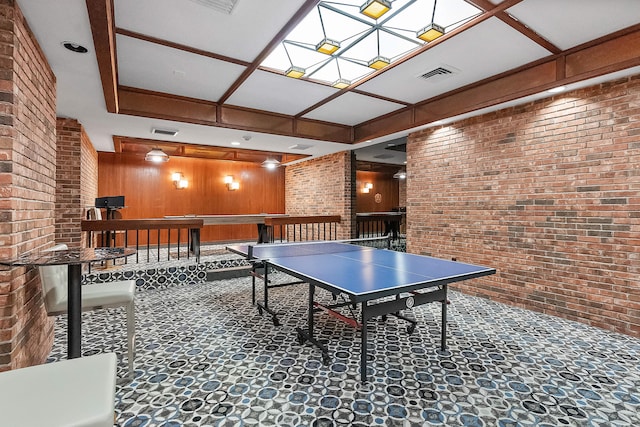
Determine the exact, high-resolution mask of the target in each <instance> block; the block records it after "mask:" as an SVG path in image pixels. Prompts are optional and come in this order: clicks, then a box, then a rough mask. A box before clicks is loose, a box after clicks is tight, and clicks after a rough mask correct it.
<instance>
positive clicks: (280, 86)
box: [227, 70, 338, 115]
mask: <svg viewBox="0 0 640 427" xmlns="http://www.w3.org/2000/svg"><path fill="white" fill-rule="evenodd" d="M337 90H338V89H335V88H333V87H330V86H324V85H321V84H314V83H309V82H305V81H303V80H298V79H293V78H291V77H285V76H283V75H280V74H275V73H271V72H268V71H262V70H257V71H256V72H254V73H253V74H252V75H251V77H249V78H248V79H247V80H246V81H245V82H244V83H243V84H242V85H241V86H240V87H239V88H238V90H236V91H235V92H234V93H233V95H231V97H230V98H229V99H228V100H227V103H228V104H230V105H237V106H240V107H247V108H254V109H257V110H265V111H273V112H275V113H280V114H288V115H295V114H298V113H299V112H300V111H303V110H305V109H306V108H308V107H310V106H312V105H314V104H316V103H317V102H319V101H321V100H323V99H324V98H327V97H329V96H331V95H333V94H334V93H335V92H336V91H337Z"/></svg>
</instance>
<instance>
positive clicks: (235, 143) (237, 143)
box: [231, 141, 240, 146]
mask: <svg viewBox="0 0 640 427" xmlns="http://www.w3.org/2000/svg"><path fill="white" fill-rule="evenodd" d="M231 145H236V146H238V145H240V143H239V142H238V141H231Z"/></svg>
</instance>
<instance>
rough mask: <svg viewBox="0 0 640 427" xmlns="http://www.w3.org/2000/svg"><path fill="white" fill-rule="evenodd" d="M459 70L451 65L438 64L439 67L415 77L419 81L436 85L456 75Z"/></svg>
mask: <svg viewBox="0 0 640 427" xmlns="http://www.w3.org/2000/svg"><path fill="white" fill-rule="evenodd" d="M459 72H460V70H458V69H457V68H455V67H452V66H451V65H446V64H440V66H439V67H436V68H433V69H431V70H429V71H426V72H424V73H422V74H418V75H417V76H416V77H417V78H419V79H420V80H424V81H427V82H429V83H438V82H441V81H442V80H446V79H448V78H449V77H451V76H453V75H454V74H458V73H459Z"/></svg>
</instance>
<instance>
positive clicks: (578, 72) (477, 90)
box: [354, 25, 640, 142]
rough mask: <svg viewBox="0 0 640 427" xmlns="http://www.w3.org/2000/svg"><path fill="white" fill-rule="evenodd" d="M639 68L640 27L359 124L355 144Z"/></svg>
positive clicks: (637, 26)
mask: <svg viewBox="0 0 640 427" xmlns="http://www.w3.org/2000/svg"><path fill="white" fill-rule="evenodd" d="M635 66H640V25H636V26H634V27H632V28H627V29H625V30H622V31H619V32H617V33H614V34H611V35H609V36H605V37H603V38H601V39H599V40H598V41H592V42H589V43H585V44H584V45H581V46H577V47H575V48H572V49H569V50H567V51H565V52H563V53H561V54H559V55H554V56H551V57H547V58H543V59H541V60H538V61H535V62H533V63H530V64H527V65H524V66H522V67H519V68H517V69H515V70H510V71H507V72H505V73H502V74H499V75H497V76H493V77H490V78H488V79H485V80H482V81H480V82H476V83H473V84H470V85H467V86H465V87H462V88H459V89H456V90H453V91H450V92H447V93H445V94H442V95H439V96H437V97H434V98H431V99H429V100H425V101H422V102H420V103H417V104H415V105H413V106H411V107H407V108H403V109H401V110H397V111H394V112H392V113H389V114H386V115H384V116H381V117H377V118H375V119H373V120H370V121H367V122H365V123H362V124H360V125H357V126H355V128H354V140H355V141H356V142H360V141H365V140H368V139H372V138H376V137H380V136H383V135H386V134H389V133H394V132H400V131H404V130H407V129H410V128H413V127H417V126H422V125H426V124H428V123H431V122H433V121H436V120H439V119H446V118H448V117H454V116H457V115H460V114H465V113H469V112H472V111H475V110H478V109H481V108H486V107H490V106H493V105H498V104H501V103H504V102H508V101H513V100H515V99H519V98H523V97H526V96H529V95H534V94H536V93H540V92H543V91H545V90H548V89H551V88H553V87H556V86H561V85H567V84H571V83H576V82H579V81H582V80H586V79H590V78H593V77H598V76H602V75H605V74H609V73H613V72H616V71H621V70H625V69H627V68H630V67H635ZM558 67H562V68H563V69H562V70H559V69H558Z"/></svg>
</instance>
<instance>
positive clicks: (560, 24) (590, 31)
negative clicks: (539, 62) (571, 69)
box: [507, 0, 640, 50]
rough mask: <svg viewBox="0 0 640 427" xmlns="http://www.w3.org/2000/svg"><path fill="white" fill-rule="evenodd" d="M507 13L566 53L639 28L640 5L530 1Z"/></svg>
mask: <svg viewBox="0 0 640 427" xmlns="http://www.w3.org/2000/svg"><path fill="white" fill-rule="evenodd" d="M541 10H544V11H545V13H540V11H541ZM507 12H508V13H509V14H510V15H512V16H513V17H515V18H517V19H518V20H519V21H521V22H522V23H523V24H525V25H527V26H528V27H530V28H531V29H532V30H534V31H535V32H537V33H538V34H540V35H541V36H542V37H544V38H545V39H547V40H549V41H550V42H551V43H553V44H555V45H556V46H558V47H560V48H561V49H563V50H565V49H569V48H571V47H574V46H577V45H580V44H582V43H586V42H588V41H590V40H593V39H595V38H599V37H602V36H604V35H606V34H609V33H613V32H615V31H618V30H621V29H623V28H627V27H630V26H631V25H635V24H637V23H638V18H639V17H640V1H639V0H607V1H603V0H580V1H576V0H527V1H523V2H520V3H518V4H517V5H515V6H513V7H512V8H509V9H508V10H507Z"/></svg>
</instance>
